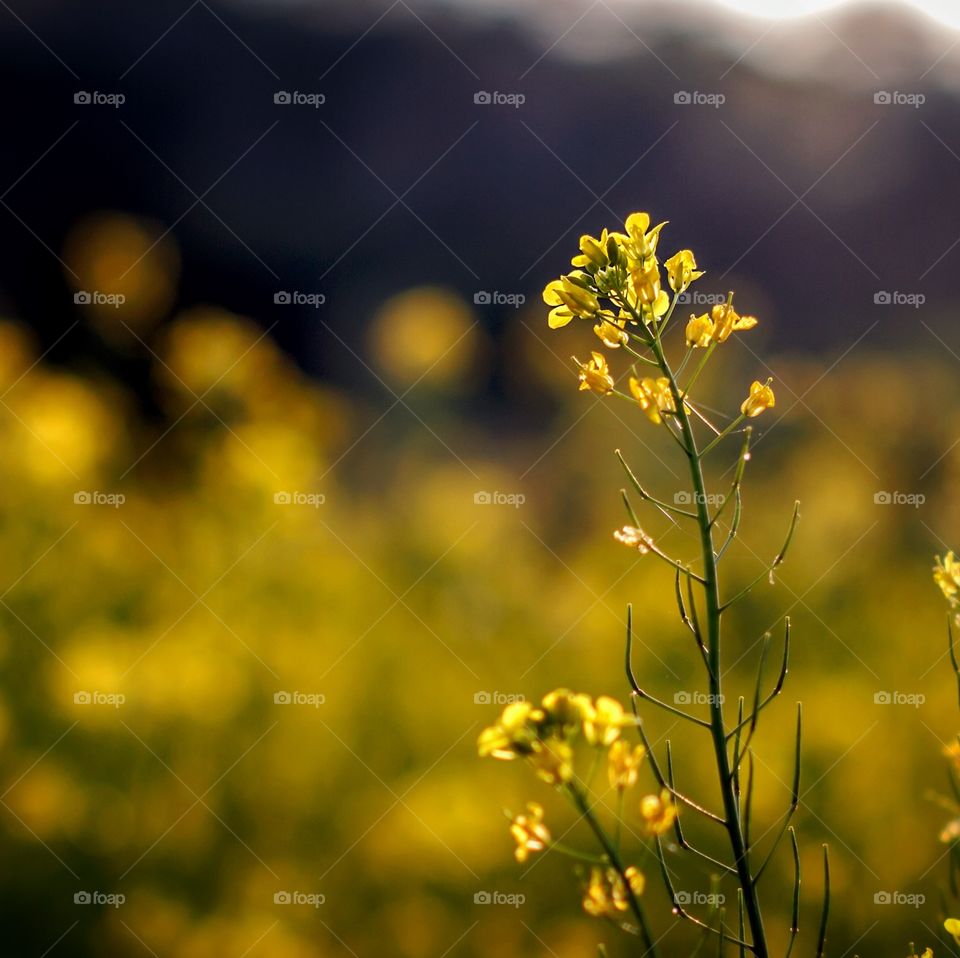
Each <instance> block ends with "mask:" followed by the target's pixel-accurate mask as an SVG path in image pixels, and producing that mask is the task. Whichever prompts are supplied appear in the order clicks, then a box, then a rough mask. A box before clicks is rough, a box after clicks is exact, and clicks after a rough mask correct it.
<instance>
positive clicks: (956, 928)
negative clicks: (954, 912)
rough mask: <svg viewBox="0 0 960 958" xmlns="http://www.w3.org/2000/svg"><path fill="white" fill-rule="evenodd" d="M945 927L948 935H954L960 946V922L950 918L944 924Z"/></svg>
mask: <svg viewBox="0 0 960 958" xmlns="http://www.w3.org/2000/svg"><path fill="white" fill-rule="evenodd" d="M943 927H944V928H945V929H946V932H947V934H948V935H953V940H954V941H955V942H956V943H957V944H958V945H960V921H958V920H957V919H956V918H948V919H947V920H946V921H945V922H944V923H943Z"/></svg>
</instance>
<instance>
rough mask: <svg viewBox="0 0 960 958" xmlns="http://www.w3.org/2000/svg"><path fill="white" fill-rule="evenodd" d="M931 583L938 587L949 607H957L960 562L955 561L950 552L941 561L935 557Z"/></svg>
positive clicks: (959, 590) (959, 586)
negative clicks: (935, 561) (935, 562)
mask: <svg viewBox="0 0 960 958" xmlns="http://www.w3.org/2000/svg"><path fill="white" fill-rule="evenodd" d="M933 581H934V582H936V583H937V585H938V586H940V591H941V592H943V595H944V598H946V600H947V601H948V602H949V603H950V604H951V605H957V603H958V601H960V561H957V559H956V557H955V556H954V554H953V553H952V552H948V553H947V554H946V555H945V556H944V557H943V558H942V559H941V558H940V557H939V556H937V564H936V566H935V567H934V570H933Z"/></svg>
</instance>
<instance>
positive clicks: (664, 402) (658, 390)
mask: <svg viewBox="0 0 960 958" xmlns="http://www.w3.org/2000/svg"><path fill="white" fill-rule="evenodd" d="M628 385H629V388H630V395H631V396H633V398H634V399H636V401H637V402H638V403H639V404H640V408H641V409H642V410H643V411H644V412H645V413H646V414H647V418H648V419H649V420H650V422H652V423H654V425H659V423H660V422H661V418H660V413H661V412H676V409H677V407H676V405H675V404H674V402H673V393H672V392H670V380H669V379H667V377H666V376H657V378H656V379H653V378H652V377H650V376H646V377H644V378H643V379H636V378H634V377H633V376H631V377H630V380H629V383H628Z"/></svg>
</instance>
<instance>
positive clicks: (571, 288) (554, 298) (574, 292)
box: [543, 276, 600, 329]
mask: <svg viewBox="0 0 960 958" xmlns="http://www.w3.org/2000/svg"><path fill="white" fill-rule="evenodd" d="M543 301H544V302H545V303H546V304H547V305H548V306H553V307H554V308H553V309H551V310H550V315H549V316H548V317H547V324H548V325H549V326H550V328H551V329H559V328H560V327H561V326H566V325H567V323H569V322H570V320H571V319H573V317H574V316H579V317H581V318H582V319H592V318H593V317H594V316H595V315H596V314H597V313H598V312H600V303H599V302H598V301H597V297H596V295H595V294H594V293H592V292H591V291H590V290H589V289H584V288H583V287H582V286H578V285H577V284H576V283H574V282H573V281H572V280H571V279H570V277H569V276H561V277H560V279H555V280H553V281H552V282H550V283H547V285H546V288H545V289H544V291H543Z"/></svg>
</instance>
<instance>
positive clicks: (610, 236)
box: [570, 228, 627, 272]
mask: <svg viewBox="0 0 960 958" xmlns="http://www.w3.org/2000/svg"><path fill="white" fill-rule="evenodd" d="M626 239H627V237H626V236H624V235H623V233H611V232H608V231H607V230H606V228H604V230H603V232H602V233H601V234H600V237H599V238H598V239H597V238H594V237H593V236H590V235H589V234H585V235H583V236H581V237H580V255H579V256H574V257H573V259H572V260H571V261H570V262H571V263H572V264H573V265H574V266H576V267H578V268H579V269H584V270H588V271H589V272H594V271H595V270H598V269H603V268H604V267H606V266H609V265H610V264H611V263H612V262H613V263H615V262H616V259H617V258H618V251H619V248H620V246H621V244H622V243H624V242H625V241H626Z"/></svg>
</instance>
